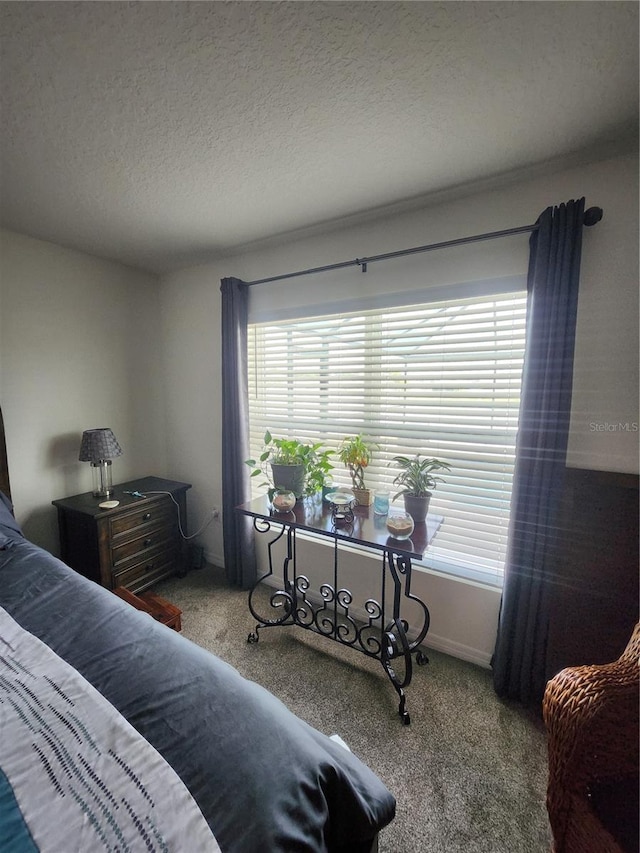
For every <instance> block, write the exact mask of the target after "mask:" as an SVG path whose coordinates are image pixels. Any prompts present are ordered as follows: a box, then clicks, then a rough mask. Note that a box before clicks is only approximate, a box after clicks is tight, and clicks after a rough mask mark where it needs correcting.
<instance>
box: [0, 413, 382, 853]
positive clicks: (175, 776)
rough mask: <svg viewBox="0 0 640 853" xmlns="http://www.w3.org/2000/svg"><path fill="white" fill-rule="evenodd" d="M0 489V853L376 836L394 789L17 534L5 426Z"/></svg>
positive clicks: (317, 843)
mask: <svg viewBox="0 0 640 853" xmlns="http://www.w3.org/2000/svg"><path fill="white" fill-rule="evenodd" d="M1 427H2V422H1V414H0V432H1ZM0 492H1V494H0V731H1V732H2V737H0V850H5V849H6V850H11V851H20V853H23V851H24V853H26V851H42V852H43V853H45V852H46V853H49V851H50V852H51V853H60V851H61V850H64V851H65V853H74V851H77V853H86V851H88V850H91V851H92V853H94V851H100V850H103V849H104V850H114V851H115V850H121V851H125V850H129V851H132V853H138V851H147V850H148V851H152V850H158V851H166V853H169V851H181V853H206V851H212V853H216V851H222V853H250V852H251V853H258V851H260V853H269V852H270V851H282V853H297V851H300V853H304V851H309V853H311V851H314V853H315V851H327V853H359V851H369V850H371V849H372V848H374V847H375V845H376V838H377V833H378V832H379V830H380V829H381V828H383V827H384V826H385V825H387V824H388V823H389V822H390V821H391V820H392V819H393V817H394V813H395V800H394V798H393V796H392V795H391V794H390V792H389V791H388V790H387V788H386V787H385V786H384V784H383V783H382V782H381V781H380V779H378V777H377V776H376V775H375V774H374V773H373V772H372V771H371V770H370V769H369V768H367V767H366V766H365V765H364V764H363V763H362V762H361V761H360V760H359V759H358V758H357V757H356V756H354V755H353V754H352V753H350V752H349V751H348V750H347V749H345V748H344V746H342V745H341V744H340V743H339V742H337V741H335V740H334V739H332V738H330V737H328V736H327V735H325V734H322V733H321V732H319V731H317V730H315V729H313V728H312V727H310V726H309V725H307V724H306V723H305V722H304V721H302V720H301V719H299V718H298V717H296V716H295V715H294V714H292V713H291V712H290V711H289V710H288V709H287V708H286V707H285V706H284V705H283V704H282V703H281V702H280V701H279V700H278V699H277V698H276V697H274V696H273V695H272V694H270V693H269V692H267V691H266V690H264V689H263V688H262V687H260V686H259V685H257V684H255V683H253V682H250V681H248V680H246V679H244V678H243V677H242V676H241V675H240V674H239V673H238V672H237V671H236V670H235V669H233V668H232V667H230V666H229V665H228V664H226V663H224V662H223V661H222V660H220V659H219V658H217V657H215V656H214V655H212V654H210V653H209V652H207V651H205V650H204V649H201V648H200V647H198V646H197V645H195V644H194V643H191V642H190V641H189V640H186V639H185V638H184V637H182V636H181V635H180V634H178V633H177V632H176V631H172V630H170V629H169V628H167V627H165V626H164V625H162V624H160V623H159V622H157V621H155V620H153V619H152V618H150V617H149V616H148V615H147V614H145V613H143V612H140V611H137V610H135V609H134V608H132V607H130V606H129V605H128V604H127V603H126V602H124V601H122V600H121V599H120V598H118V597H117V596H116V595H114V594H113V593H112V592H111V591H109V590H107V589H104V588H102V587H100V586H98V585H97V584H95V583H94V582H93V581H90V580H87V579H86V578H84V577H82V576H81V575H79V574H77V573H76V572H74V571H73V570H71V569H70V568H68V567H67V566H66V565H65V564H64V563H62V562H61V561H60V560H58V559H56V558H55V557H53V556H52V555H51V554H49V553H48V552H46V551H44V550H43V549H41V548H39V547H38V546H36V545H35V544H33V543H31V542H29V541H28V540H27V539H26V538H25V537H24V535H23V533H22V531H21V529H20V525H19V524H18V523H17V521H16V519H15V517H14V514H13V511H12V505H11V499H10V496H11V489H10V483H9V477H8V466H7V459H6V451H5V444H4V434H3V433H1V434H0Z"/></svg>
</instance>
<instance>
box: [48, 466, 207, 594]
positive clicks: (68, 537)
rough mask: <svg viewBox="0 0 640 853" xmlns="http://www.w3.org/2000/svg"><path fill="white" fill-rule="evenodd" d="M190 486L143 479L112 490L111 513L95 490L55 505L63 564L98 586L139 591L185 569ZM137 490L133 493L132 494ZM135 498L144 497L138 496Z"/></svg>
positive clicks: (122, 484) (56, 502)
mask: <svg viewBox="0 0 640 853" xmlns="http://www.w3.org/2000/svg"><path fill="white" fill-rule="evenodd" d="M189 488H191V486H190V484H189V483H179V482H176V481H174V480H165V479H162V478H161V477H141V478H139V479H137V480H131V481H130V482H127V483H121V484H119V485H117V486H115V488H114V494H113V495H111V496H110V498H111V499H113V500H117V501H119V504H118V506H117V507H115V508H113V509H102V508H101V507H100V506H99V504H100V503H102V502H103V501H104V498H96V497H94V496H93V494H92V493H91V492H85V493H84V494H81V495H74V496H73V497H70V498H62V499H61V500H56V501H53V502H52V503H53V505H54V506H55V507H56V508H57V510H58V528H59V532H60V548H61V557H62V560H63V561H64V562H65V563H67V565H69V566H71V568H72V569H75V570H76V571H77V572H80V574H82V575H84V576H85V577H88V578H90V579H91V580H94V581H96V583H99V584H101V585H102V586H105V587H107V588H108V589H115V588H116V587H125V588H126V589H128V590H130V591H131V592H134V593H137V592H141V591H142V590H144V589H147V587H150V586H151V585H152V584H154V583H157V582H158V581H159V580H161V579H162V578H165V577H168V576H169V575H173V574H180V573H182V572H183V571H185V570H186V564H187V563H186V558H187V548H186V541H185V540H184V539H183V537H182V536H181V534H180V525H182V530H183V531H184V530H185V529H186V523H187V504H186V492H187V489H189ZM131 492H133V493H134V494H130V493H131ZM137 495H141V497H138V496H137Z"/></svg>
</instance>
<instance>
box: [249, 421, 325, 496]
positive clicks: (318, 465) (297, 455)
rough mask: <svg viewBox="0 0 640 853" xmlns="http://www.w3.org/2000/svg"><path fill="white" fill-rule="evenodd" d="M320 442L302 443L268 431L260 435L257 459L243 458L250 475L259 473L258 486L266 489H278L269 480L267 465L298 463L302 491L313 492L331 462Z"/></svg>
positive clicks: (276, 485)
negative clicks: (279, 436)
mask: <svg viewBox="0 0 640 853" xmlns="http://www.w3.org/2000/svg"><path fill="white" fill-rule="evenodd" d="M321 448H322V442H318V443H316V444H305V443H304V442H302V441H298V440H297V439H295V438H274V437H273V436H272V435H271V433H270V432H269V430H267V431H266V432H265V434H264V438H263V446H262V451H261V453H260V456H259V457H258V459H257V460H256V459H245V465H248V466H249V467H250V468H251V469H252V471H251V477H259V476H260V475H262V476H263V477H264V478H265V480H264V482H262V483H260V486H266V487H267V488H268V489H274V488H278V487H279V486H280V484H279V483H274V482H273V475H272V471H271V470H270V466H271V465H302V466H303V467H304V469H305V489H304V491H305V494H307V495H312V494H315V493H316V492H317V491H319V489H321V488H322V485H323V483H324V481H325V478H326V476H327V475H328V473H329V471H331V470H332V469H333V465H332V464H331V462H330V461H329V457H330V456H331V454H332V451H331V450H322V449H321Z"/></svg>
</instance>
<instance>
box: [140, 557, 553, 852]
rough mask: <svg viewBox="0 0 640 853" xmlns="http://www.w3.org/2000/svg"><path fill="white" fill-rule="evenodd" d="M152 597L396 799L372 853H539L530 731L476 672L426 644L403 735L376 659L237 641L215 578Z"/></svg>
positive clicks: (542, 760) (242, 607) (544, 825)
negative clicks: (349, 754) (334, 739)
mask: <svg viewBox="0 0 640 853" xmlns="http://www.w3.org/2000/svg"><path fill="white" fill-rule="evenodd" d="M154 591H156V592H158V593H159V594H160V595H162V596H164V597H166V598H167V599H169V600H170V601H172V602H173V603H174V604H177V605H178V606H179V607H180V608H181V609H182V611H183V615H182V626H183V628H182V633H183V636H185V637H187V638H188V639H190V640H192V641H193V642H195V643H198V644H199V645H200V646H203V647H204V648H206V649H208V650H209V651H211V652H213V653H215V654H217V655H218V656H219V657H221V658H222V659H224V660H225V661H227V662H228V663H230V664H231V665H232V666H234V667H236V668H237V669H238V670H239V671H240V672H241V673H242V674H243V675H244V676H245V677H246V678H249V679H251V680H253V681H256V682H258V683H260V684H262V685H263V686H264V687H267V688H268V689H269V690H271V691H272V692H273V693H274V694H275V695H276V696H278V698H280V699H281V700H282V701H283V702H284V703H285V704H286V705H287V706H288V707H289V708H290V709H291V710H293V711H294V712H295V713H296V714H298V716H300V717H302V718H303V719H304V720H306V721H307V722H308V723H310V724H311V725H313V726H315V727H316V728H318V729H319V730H320V731H322V732H325V733H326V734H329V735H330V734H334V733H337V734H339V735H340V736H341V737H342V738H343V739H344V740H345V741H346V742H347V743H348V744H349V746H350V748H351V750H352V751H353V752H354V753H355V754H356V755H358V756H359V757H360V758H361V759H362V760H363V761H364V762H365V763H366V764H368V765H369V767H371V768H372V769H373V770H374V771H375V772H376V773H377V774H378V775H379V776H380V778H381V779H382V780H383V781H384V782H385V784H386V785H387V787H388V788H389V790H390V791H391V792H392V793H393V795H394V796H395V797H396V800H397V815H396V819H395V820H394V821H393V823H392V824H391V825H390V826H389V827H387V828H385V829H384V830H383V832H382V833H381V836H380V853H544V851H548V850H549V845H550V840H551V836H550V830H549V825H548V820H547V814H546V809H545V788H546V779H547V757H546V740H545V734H544V729H543V726H542V723H541V721H540V720H539V719H538V718H536V717H535V716H533V715H532V714H530V713H528V712H526V711H525V710H523V709H522V708H520V707H519V706H516V705H512V704H510V703H507V702H505V701H503V700H501V699H499V698H498V697H497V696H496V694H495V692H494V690H493V686H492V683H491V674H490V672H488V671H487V670H484V669H481V668H480V667H477V666H474V665H473V664H469V663H466V662H463V661H460V660H457V659H455V658H452V657H450V656H448V655H444V654H441V653H438V652H435V651H433V650H429V649H428V646H427V649H426V651H427V654H428V655H429V659H430V662H429V664H428V665H427V666H425V667H415V668H414V675H413V680H412V682H411V684H410V686H409V687H408V688H407V697H408V709H409V711H410V713H411V725H410V726H403V725H402V723H401V722H400V719H399V717H398V715H397V706H398V701H397V696H396V693H395V691H394V690H393V688H392V686H391V684H390V683H389V681H388V679H387V676H386V675H385V673H384V671H383V669H382V667H381V665H380V664H379V662H377V661H375V660H373V659H369V658H367V657H366V656H364V655H362V654H359V653H358V652H357V651H354V650H353V649H349V648H343V647H341V646H340V645H339V644H337V643H334V642H332V641H330V640H327V639H325V638H323V637H319V636H317V635H315V634H311V633H310V632H308V631H304V630H303V629H301V628H297V627H296V628H292V627H288V628H267V629H262V630H261V632H260V641H259V642H258V643H257V644H254V645H251V644H248V643H247V635H248V633H249V631H251V630H253V628H254V622H255V620H254V619H253V618H252V616H251V614H250V612H249V609H248V607H247V594H246V593H245V592H242V591H239V590H237V589H234V588H231V587H229V586H228V585H227V584H226V581H225V579H224V575H223V573H222V571H221V570H220V569H215V568H212V567H207V568H205V569H202V570H200V571H192V572H190V573H189V574H188V575H187V576H186V577H185V578H182V579H178V578H173V579H171V580H168V581H164V582H163V583H161V584H158V586H157V587H155V589H154ZM263 600H264V601H265V602H266V601H267V596H266V594H265V596H264V599H263ZM427 640H428V637H427ZM265 853H268V851H265Z"/></svg>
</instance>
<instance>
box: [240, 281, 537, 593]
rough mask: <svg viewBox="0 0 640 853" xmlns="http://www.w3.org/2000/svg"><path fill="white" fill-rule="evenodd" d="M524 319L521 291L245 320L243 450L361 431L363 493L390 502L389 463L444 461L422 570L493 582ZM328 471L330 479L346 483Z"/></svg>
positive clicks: (342, 472)
mask: <svg viewBox="0 0 640 853" xmlns="http://www.w3.org/2000/svg"><path fill="white" fill-rule="evenodd" d="M525 317H526V294H525V293H523V292H517V293H506V294H505V293H500V294H493V295H487V296H482V297H478V296H474V297H472V298H466V299H455V300H449V301H439V302H431V303H428V304H424V305H413V306H402V307H397V308H390V309H385V310H384V311H383V312H381V311H380V310H371V311H360V312H353V313H342V314H332V315H327V316H314V317H312V318H306V319H295V320H286V321H282V322H274V321H270V322H267V323H254V324H250V327H249V406H250V426H251V455H252V456H253V457H254V458H255V457H256V455H257V454H258V453H259V452H260V448H261V446H262V438H263V436H264V433H265V431H266V430H267V429H268V430H270V431H271V433H272V434H273V435H274V436H276V437H285V436H288V437H294V436H295V437H296V438H298V439H301V440H305V441H310V442H315V441H321V442H323V443H324V444H325V446H327V447H332V448H334V449H337V447H338V446H339V444H340V441H341V440H342V438H343V437H344V436H347V435H354V434H358V433H362V434H363V435H365V436H367V437H368V438H370V439H371V441H373V442H375V443H376V444H377V445H378V446H379V448H377V449H376V450H375V452H374V458H373V460H372V464H371V465H370V466H369V468H368V469H367V470H366V471H365V482H366V485H367V487H369V488H373V489H375V488H383V487H385V488H389V489H390V490H391V492H392V496H393V494H394V487H393V486H392V480H393V478H394V476H395V475H396V473H397V469H395V468H394V466H393V464H391V465H389V463H390V462H391V460H392V457H393V456H395V455H398V454H403V455H414V454H416V453H420V454H422V455H424V456H433V457H436V458H438V459H442V460H444V461H446V462H448V463H449V464H450V465H451V472H450V473H446V474H445V479H446V481H445V482H444V483H440V484H439V485H438V488H437V489H436V490H435V491H434V494H433V497H432V499H431V507H430V512H431V513H434V514H437V515H442V516H444V523H443V525H442V527H441V529H440V531H439V532H438V534H437V536H436V538H435V540H434V543H433V545H432V546H431V547H430V548H429V550H428V552H427V554H426V555H425V561H424V562H425V565H427V566H429V567H432V568H435V569H437V570H442V571H446V572H451V573H454V574H462V575H465V576H467V577H472V578H477V579H479V580H486V581H489V582H493V583H500V582H501V578H502V573H503V567H504V559H505V546H506V538H507V530H508V521H509V509H510V502H511V485H512V478H513V465H514V457H515V438H516V431H517V425H518V412H519V405H520V385H521V376H522V360H523V355H524V344H525ZM334 464H335V465H336V468H335V470H334V472H333V474H334V481H335V482H336V483H338V484H342V485H349V484H350V481H349V475H348V472H347V471H346V469H345V468H344V467H343V466H342V465H341V464H340V462H339V461H338V460H337V459H336V460H335V461H334ZM257 491H259V489H257ZM397 503H398V504H399V505H401V504H402V499H401V498H399V499H398V502H397Z"/></svg>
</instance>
